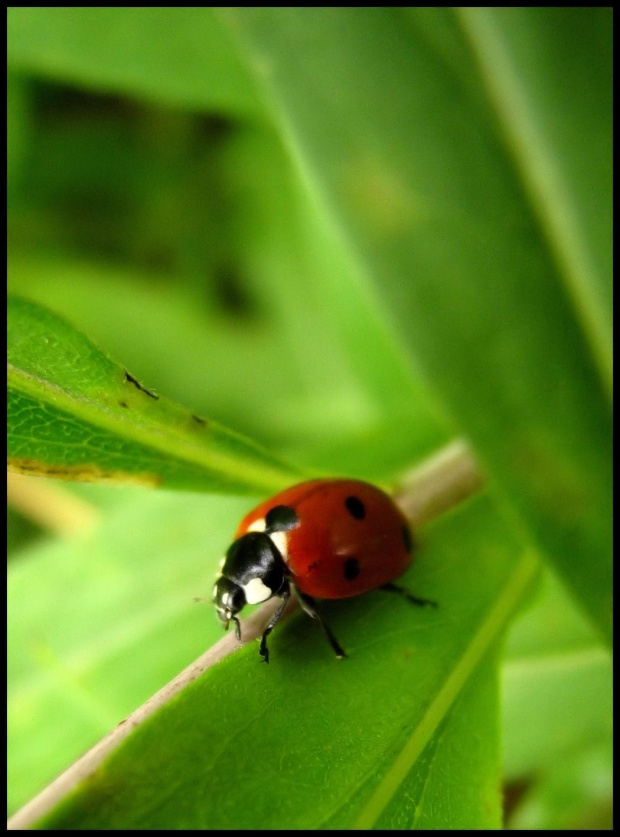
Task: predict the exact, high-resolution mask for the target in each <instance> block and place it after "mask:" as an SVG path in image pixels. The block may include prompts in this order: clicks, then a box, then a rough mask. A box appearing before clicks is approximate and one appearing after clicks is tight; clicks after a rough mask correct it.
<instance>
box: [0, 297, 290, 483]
mask: <svg viewBox="0 0 620 837" xmlns="http://www.w3.org/2000/svg"><path fill="white" fill-rule="evenodd" d="M8 360H9V371H8V388H9V389H8V425H9V436H8V457H9V466H10V468H11V469H13V470H16V471H20V472H22V473H28V474H47V475H49V476H55V477H60V478H64V479H80V480H86V481H101V480H111V481H113V482H132V483H136V484H142V485H147V486H149V485H151V486H152V485H161V486H164V487H168V488H183V489H193V490H196V489H201V490H211V491H212V490H216V489H217V490H220V491H224V492H231V491H232V492H248V493H251V492H252V491H254V492H257V491H265V492H267V491H274V490H276V489H278V488H282V487H284V486H285V485H287V484H289V483H290V482H291V481H292V480H293V479H294V478H295V477H299V472H298V471H295V470H294V469H293V468H290V467H288V466H286V465H285V464H284V463H281V462H280V461H279V460H278V459H277V458H276V457H274V456H272V455H271V454H269V453H268V452H267V451H264V450H262V449H261V448H260V447H259V446H258V445H255V444H253V443H252V442H251V441H249V440H247V439H245V438H243V437H242V436H239V435H237V434H235V433H233V432H232V431H229V430H227V429H225V428H223V427H221V426H219V425H218V424H216V423H215V422H210V421H207V420H206V419H203V418H201V417H200V416H195V415H192V414H191V413H190V412H189V410H185V409H184V408H182V407H178V406H177V405H175V404H173V403H172V402H170V401H168V400H167V399H165V398H163V397H160V396H159V395H157V394H156V393H154V392H152V391H151V390H149V389H147V388H146V387H144V386H143V385H142V384H140V383H139V382H138V381H137V380H136V379H135V378H134V377H133V376H131V374H130V373H129V372H127V370H125V369H123V367H121V366H119V365H117V364H115V363H114V362H113V361H111V360H110V359H109V358H108V357H107V356H106V355H104V354H103V353H102V352H101V351H100V350H99V349H98V348H97V347H96V346H95V345H94V344H93V343H91V341H90V340H88V338H86V337H84V336H83V335H82V334H80V333H79V332H77V331H75V330H74V329H73V328H72V327H71V326H70V325H69V324H68V323H66V322H65V321H64V320H62V319H61V318H60V317H58V316H57V315H55V314H53V313H52V312H50V311H48V310H46V309H44V308H41V307H40V306H38V305H36V304H34V303H31V302H28V301H26V300H23V299H19V298H12V299H11V300H10V301H9V307H8Z"/></svg>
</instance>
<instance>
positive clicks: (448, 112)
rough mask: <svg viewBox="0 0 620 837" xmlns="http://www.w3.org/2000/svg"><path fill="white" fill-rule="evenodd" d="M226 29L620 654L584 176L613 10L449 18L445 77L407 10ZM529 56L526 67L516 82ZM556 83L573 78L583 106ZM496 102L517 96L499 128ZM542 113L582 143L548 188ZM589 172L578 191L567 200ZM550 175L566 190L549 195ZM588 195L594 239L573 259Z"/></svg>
mask: <svg viewBox="0 0 620 837" xmlns="http://www.w3.org/2000/svg"><path fill="white" fill-rule="evenodd" d="M220 14H221V16H222V17H223V19H225V20H226V21H227V22H228V24H229V26H230V28H231V31H233V32H234V33H235V34H236V35H238V37H239V41H240V44H241V47H242V49H243V50H244V53H245V55H246V58H247V61H248V64H249V65H250V66H251V67H252V68H253V70H254V72H255V75H256V77H257V78H259V79H260V80H261V81H262V83H263V84H264V87H265V90H266V92H267V94H268V95H269V97H270V101H271V103H272V106H273V112H274V116H275V119H276V120H277V122H278V124H279V125H281V126H282V128H283V131H284V133H285V136H286V139H287V141H288V142H289V143H290V144H291V146H292V147H293V149H294V154H295V158H296V159H297V160H298V161H299V163H300V166H301V168H302V170H303V176H304V178H305V179H306V180H307V181H310V182H311V183H312V188H313V189H314V190H315V191H316V192H317V193H318V194H320V195H321V196H322V197H323V199H324V201H325V203H326V205H328V206H329V207H330V209H331V210H332V211H333V213H334V216H335V218H336V219H338V220H337V222H336V223H338V224H341V225H342V227H343V228H344V230H345V232H346V235H347V236H348V240H349V242H350V244H351V246H352V247H353V248H355V250H356V252H357V253H359V256H360V260H361V261H362V262H363V263H364V265H365V266H366V268H367V270H368V272H369V273H371V274H372V276H373V278H374V280H375V282H376V283H377V287H378V289H380V292H381V294H382V295H383V296H384V298H385V304H386V305H388V306H389V310H390V311H391V312H392V316H393V318H394V321H395V322H396V323H397V324H398V327H399V329H400V334H401V335H402V338H403V340H404V341H405V342H406V344H407V345H408V346H409V349H410V352H411V355H412V356H413V357H415V359H416V360H417V361H418V362H419V365H420V367H421V369H422V370H423V372H424V373H425V375H426V377H427V379H428V380H429V381H430V382H431V383H432V385H433V386H434V387H435V388H436V391H437V392H438V393H440V395H441V397H442V398H443V400H444V403H445V404H446V405H447V407H448V408H449V410H450V412H451V413H452V415H453V416H454V418H455V420H456V421H457V422H458V424H459V425H460V427H461V428H462V431H463V432H464V434H465V435H466V436H467V437H469V438H470V439H471V441H472V443H473V445H474V447H475V449H476V451H477V452H478V454H479V456H480V458H481V460H482V462H483V464H484V465H485V466H487V467H488V468H489V471H490V472H491V475H492V476H493V478H494V481H495V483H496V485H497V488H498V489H499V490H500V491H501V493H502V496H503V497H504V498H505V500H506V501H507V504H509V507H510V509H511V512H512V513H513V516H514V518H515V521H516V522H517V525H519V527H522V528H524V529H525V530H526V531H528V533H529V535H530V537H531V538H532V540H533V542H534V543H536V544H537V545H538V546H539V547H540V548H541V549H542V550H543V551H544V553H545V554H546V555H548V556H549V558H550V559H551V560H552V561H553V562H554V563H555V565H556V567H557V569H558V571H559V572H560V573H561V574H562V575H563V577H564V578H565V579H566V580H567V582H568V583H569V584H570V586H571V588H572V590H573V592H574V595H575V596H576V597H577V598H578V600H579V601H580V602H581V603H582V606H583V607H584V608H585V609H586V611H587V612H588V613H589V615H590V617H591V618H592V619H593V620H594V622H595V623H596V624H598V626H599V628H600V629H601V630H602V631H603V632H604V633H605V634H606V635H607V636H609V635H610V625H611V552H610V530H611V413H610V408H609V400H608V396H609V369H610V364H609V362H608V354H609V347H608V341H607V338H606V335H607V334H608V333H609V328H607V327H605V328H603V326H602V325H601V320H604V321H605V323H608V322H609V318H610V312H609V311H607V310H604V303H605V300H606V299H607V298H608V294H607V292H606V291H604V289H605V288H607V287H608V277H607V275H605V273H604V270H605V266H606V265H608V264H609V258H608V256H607V255H606V254H607V253H608V251H609V248H610V246H611V240H610V239H608V238H607V236H606V234H604V233H602V234H599V233H598V232H597V233H596V235H594V237H592V235H591V234H590V231H592V230H595V229H596V230H598V229H604V230H608V229H609V223H610V219H609V206H610V200H609V192H608V189H609V184H608V183H607V182H606V181H605V178H604V177H603V178H602V180H601V174H600V173H601V172H603V173H604V171H606V170H607V168H608V164H609V159H608V156H607V157H606V158H605V161H604V162H603V164H602V165H600V164H599V163H598V161H597V160H593V155H592V151H591V145H590V141H591V139H592V141H593V142H594V147H595V148H596V149H600V148H604V149H606V148H608V147H609V145H608V138H609V135H610V127H611V123H610V117H611V110H610V105H609V99H608V97H607V94H606V93H605V92H604V91H605V90H608V87H609V78H610V74H609V66H608V55H609V50H608V48H607V45H608V42H609V37H610V30H609V21H610V13H609V10H607V9H597V10H593V9H585V8H584V9H544V10H541V9H516V10H515V9H493V10H475V11H473V12H472V13H471V15H470V13H469V11H468V10H463V11H462V12H461V11H458V10H456V11H453V12H452V14H453V15H454V16H456V20H457V21H458V27H454V29H455V30H456V37H457V42H460V43H461V47H460V50H459V51H458V53H457V54H456V57H455V58H454V59H453V60H451V61H447V60H446V58H445V51H446V50H449V49H450V48H451V46H450V40H449V39H443V38H435V39H434V40H433V39H429V34H428V25H427V14H426V13H424V14H423V15H422V20H421V22H420V25H419V26H418V23H417V17H416V12H415V10H409V11H407V12H403V11H402V10H399V9H387V8H364V9H355V10H351V9H344V8H334V9H329V10H327V11H326V10H324V9H301V8H289V9H277V10H273V9H266V8H260V9H247V8H244V9H234V10H233V9H223V10H221V11H220ZM405 21H406V25H405V24H404V22H405ZM459 29H460V32H459V31H458V30H459ZM491 31H492V32H493V33H496V35H495V34H494V37H497V39H498V40H497V42H496V47H497V48H495V47H494V44H493V43H489V42H488V39H489V34H488V33H489V32H491ZM343 33H345V37H343ZM508 33H514V34H513V35H509V34H508ZM433 34H434V35H436V33H433ZM601 40H602V41H603V42H604V49H603V50H602V51H601V50H600V49H599V48H600V44H601ZM472 42H473V43H475V50H474V51H472V47H471V46H470V45H471V43H472ZM438 43H440V44H441V46H442V49H441V50H438V49H437V48H436V45H437V44H438ZM494 43H495V42H494ZM525 45H527V48H528V49H530V48H532V45H533V47H534V49H535V51H534V52H533V57H532V58H530V59H528V71H527V74H525V75H524V76H523V77H521V76H520V75H519V49H524V48H525ZM498 51H499V53H500V57H501V61H502V63H501V65H500V66H498V61H499V59H498V57H497V53H498ZM464 56H466V58H467V61H466V64H465V65H464V64H463V57H464ZM562 68H564V69H565V71H566V72H567V71H568V70H567V68H570V71H571V72H570V77H571V78H576V77H579V78H580V84H579V87H578V88H575V87H573V86H571V85H570V84H566V83H565V76H566V72H564V74H563V73H562ZM465 70H467V71H468V73H469V76H470V78H471V79H472V81H470V82H469V83H464V82H463V73H464V72H465ZM508 71H509V74H508ZM494 74H496V75H498V77H499V78H498V80H497V81H491V79H492V77H493V76H494ZM510 79H517V80H518V82H519V87H518V88H517V90H516V92H515V90H514V88H513V87H511V86H510V85H508V84H507V80H510ZM336 80H337V82H336ZM474 85H475V86H476V87H477V90H478V91H482V93H483V94H484V98H482V97H481V96H480V93H479V92H478V93H477V94H472V88H473V86H474ZM547 85H549V88H548V90H547ZM599 85H603V86H604V91H603V92H598V91H597V87H598V86H599ZM498 87H499V88H500V89H501V91H502V94H503V95H504V96H505V97H508V98H507V100H505V101H503V103H502V108H501V110H498V109H497V107H496V101H497V98H498ZM536 87H539V88H542V89H543V91H546V92H543V93H542V94H541V95H538V94H534V92H533V88H534V89H535V88H536ZM589 91H593V92H594V93H595V94H596V95H595V99H594V104H593V103H592V101H589V100H588V96H587V95H584V93H585V92H589ZM517 93H518V98H517ZM513 99H514V106H515V107H518V108H519V112H521V110H522V108H523V107H525V106H526V105H527V107H526V111H527V116H528V120H529V121H528V126H529V127H528V130H527V131H526V134H527V136H526V137H524V136H523V134H522V133H520V134H516V133H515V128H514V120H507V118H506V116H505V115H506V113H507V112H509V111H510V109H511V108H512V106H513ZM523 102H525V105H523ZM565 103H568V104H566V105H565ZM551 104H553V105H554V106H555V108H556V109H560V108H563V107H568V113H570V114H571V118H572V119H573V120H575V121H576V123H577V124H578V128H575V130H574V131H573V132H572V134H571V136H573V137H575V136H576V134H577V133H578V132H581V133H580V134H579V138H580V142H579V144H578V146H576V145H575V144H574V142H573V143H572V144H571V142H570V140H568V139H567V140H566V141H567V142H568V143H569V144H570V148H571V154H570V155H569V156H568V157H567V156H566V154H565V153H564V151H563V150H562V146H561V147H560V148H559V149H558V151H557V154H558V155H559V156H563V157H564V159H563V162H562V165H559V166H557V167H556V168H554V170H553V172H552V173H551V174H552V175H553V176H552V177H551V175H550V173H549V172H548V171H547V170H545V169H544V165H542V163H544V160H543V161H542V163H541V157H540V155H539V153H538V152H539V148H540V143H542V142H543V140H542V139H540V138H548V142H549V143H552V142H553V138H554V137H555V136H556V135H557V134H558V133H560V134H561V127H560V128H558V127H557V122H556V123H553V125H551V127H550V124H549V119H547V117H545V118H544V119H542V123H541V125H540V127H538V126H537V121H536V120H537V114H539V113H541V112H544V110H545V108H546V107H547V106H549V107H551ZM534 128H536V129H537V132H538V133H536V134H535V136H534V138H533V139H532V131H533V129H534ZM551 128H553V130H551ZM524 130H525V129H524ZM598 137H603V140H602V141H600V140H599V139H597V138H598ZM526 140H527V142H526ZM516 150H518V152H519V153H518V155H517V153H516ZM550 153H555V149H554V148H553V146H550V149H549V154H550ZM545 159H548V155H547V157H546V158H545ZM541 167H542V169H543V172H542V174H541ZM576 167H580V171H581V172H582V173H580V174H579V175H575V176H573V177H571V178H567V179H566V181H564V180H563V179H562V178H563V172H565V171H566V170H567V169H573V168H576ZM590 173H592V176H591V174H590ZM550 178H551V181H552V182H553V184H554V186H555V184H557V182H558V180H559V182H560V185H561V187H562V188H561V189H559V190H558V189H557V188H554V189H553V190H551V186H550V182H551V181H550ZM592 178H593V179H592ZM592 183H593V184H594V186H593V185H592ZM583 190H585V191H587V195H586V196H585V200H586V205H587V206H588V207H589V208H590V210H591V212H592V216H593V219H594V220H592V221H591V222H590V223H589V224H588V225H587V227H584V229H583V230H582V231H581V230H580V232H581V235H580V236H579V240H576V241H575V242H574V246H573V245H571V243H568V244H565V243H564V242H563V241H562V236H563V235H565V234H566V231H567V230H569V229H572V227H573V226H574V225H575V224H579V217H580V215H579V213H577V214H575V212H573V209H572V208H574V207H576V206H578V205H579V203H580V201H581V199H582V191H583ZM541 194H542V195H544V201H543V200H541V198H540V195H541ZM564 194H567V195H569V199H570V205H565V204H562V203H561V202H560V201H559V198H558V196H559V195H564ZM550 218H551V219H552V222H551V221H550V220H549V219H550ZM567 219H568V221H567ZM571 225H572V226H571ZM601 249H602V251H603V252H601V254H600V256H599V255H598V251H599V250H601ZM592 252H596V253H597V256H596V257H594V256H591V255H590V254H591V253H592Z"/></svg>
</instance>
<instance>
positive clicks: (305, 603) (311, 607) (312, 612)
mask: <svg viewBox="0 0 620 837" xmlns="http://www.w3.org/2000/svg"><path fill="white" fill-rule="evenodd" d="M293 589H294V590H295V594H296V596H297V598H298V599H299V602H300V604H301V606H302V607H303V609H304V610H305V611H306V613H307V614H308V616H311V617H312V619H316V620H318V623H319V625H320V626H321V628H323V631H324V632H325V635H326V637H327V639H328V640H329V643H330V645H331V647H332V648H333V649H334V653H335V655H336V656H337V657H338V659H339V660H342V659H343V658H344V657H346V656H347V654H346V651H345V650H344V649H343V648H342V646H341V645H340V643H339V642H338V640H337V639H336V637H335V636H334V635H333V633H332V632H331V630H330V628H329V625H327V624H326V623H325V622H324V621H323V617H322V616H321V614H320V613H319V612H318V610H317V609H316V602H315V601H314V599H313V598H312V597H311V596H308V595H306V594H305V593H302V592H301V590H299V589H298V588H297V587H293Z"/></svg>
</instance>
